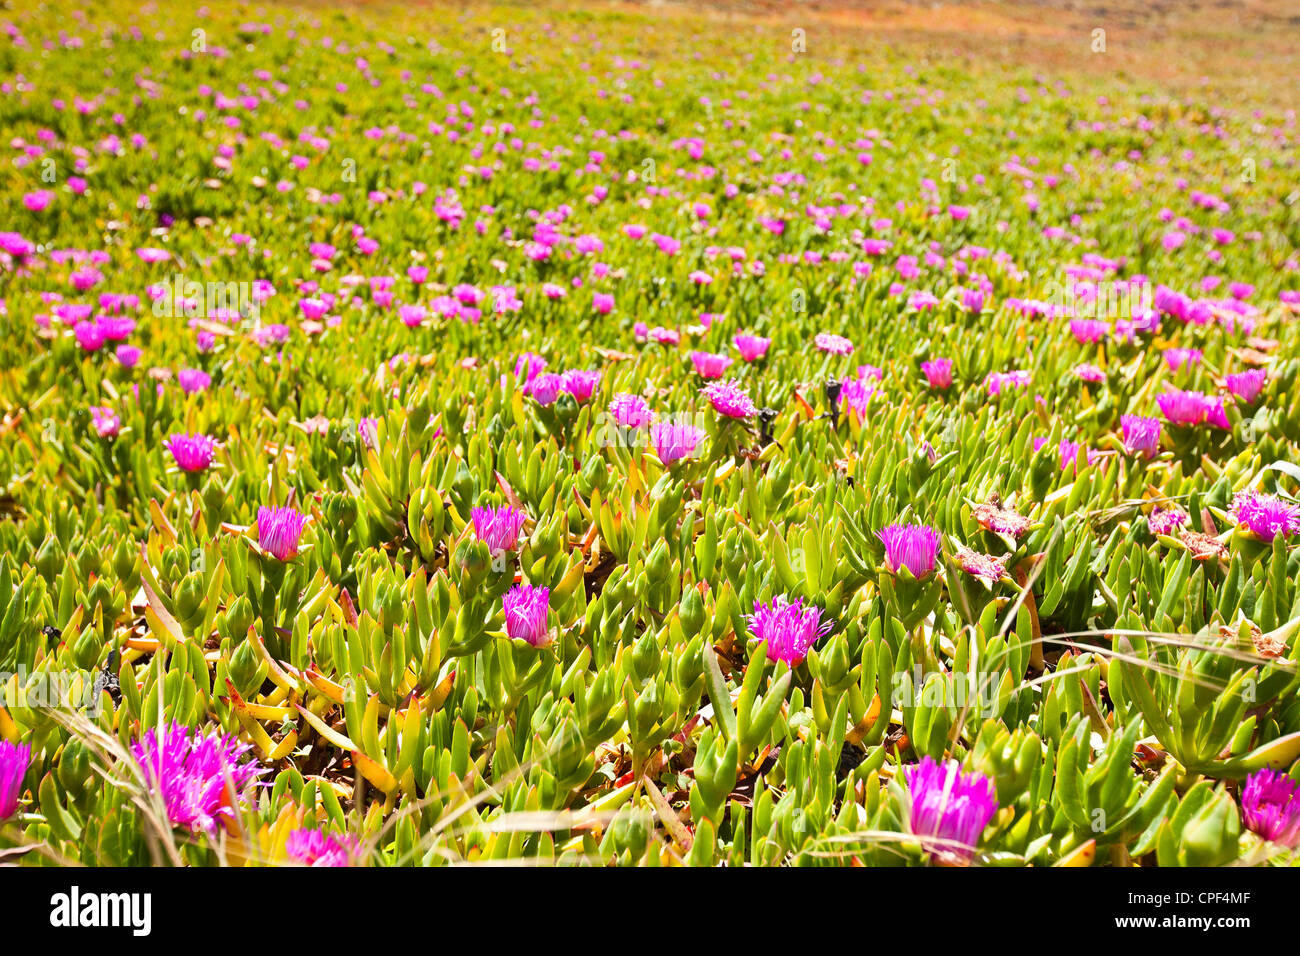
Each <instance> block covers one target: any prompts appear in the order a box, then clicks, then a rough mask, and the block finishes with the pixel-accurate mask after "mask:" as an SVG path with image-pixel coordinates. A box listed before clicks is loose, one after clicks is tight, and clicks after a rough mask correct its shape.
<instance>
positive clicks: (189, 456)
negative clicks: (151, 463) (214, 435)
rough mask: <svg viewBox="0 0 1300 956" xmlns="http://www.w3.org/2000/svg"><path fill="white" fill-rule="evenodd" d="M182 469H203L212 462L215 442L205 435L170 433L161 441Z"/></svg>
mask: <svg viewBox="0 0 1300 956" xmlns="http://www.w3.org/2000/svg"><path fill="white" fill-rule="evenodd" d="M163 446H164V447H165V448H166V449H167V450H168V451H170V452H171V453H172V458H173V459H175V461H176V465H177V467H179V468H180V469H181V470H182V471H203V470H204V469H205V468H207V467H208V466H209V465H210V464H212V455H213V453H214V452H215V450H216V442H214V441H213V440H212V439H211V438H209V437H208V436H207V435H183V434H176V435H172V436H171V437H170V438H168V439H167V441H166V442H164V443H163Z"/></svg>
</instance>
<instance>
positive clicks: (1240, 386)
mask: <svg viewBox="0 0 1300 956" xmlns="http://www.w3.org/2000/svg"><path fill="white" fill-rule="evenodd" d="M1267 377H1268V373H1267V372H1265V371H1264V370H1263V369H1262V368H1253V369H1250V370H1248V371H1245V372H1233V373H1231V374H1229V375H1225V376H1224V377H1223V382H1224V384H1225V385H1227V386H1228V391H1230V392H1232V394H1233V395H1235V396H1237V397H1238V398H1239V399H1241V400H1242V401H1243V402H1245V403H1247V404H1250V403H1251V402H1253V401H1254V400H1255V399H1256V398H1258V397H1259V393H1260V392H1262V391H1263V390H1264V381H1265V380H1266V379H1267Z"/></svg>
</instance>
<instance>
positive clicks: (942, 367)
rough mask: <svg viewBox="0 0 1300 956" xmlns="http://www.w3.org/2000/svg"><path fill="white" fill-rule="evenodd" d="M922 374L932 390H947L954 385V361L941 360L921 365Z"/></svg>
mask: <svg viewBox="0 0 1300 956" xmlns="http://www.w3.org/2000/svg"><path fill="white" fill-rule="evenodd" d="M921 372H922V373H924V375H925V380H926V382H928V383H929V385H930V387H931V388H938V389H945V388H948V387H949V386H950V385H952V359H948V358H940V359H935V360H934V361H931V362H922V363H921Z"/></svg>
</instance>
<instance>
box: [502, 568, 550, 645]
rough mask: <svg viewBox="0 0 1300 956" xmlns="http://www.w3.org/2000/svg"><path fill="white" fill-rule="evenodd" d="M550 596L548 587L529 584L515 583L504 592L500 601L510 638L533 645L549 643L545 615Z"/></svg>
mask: <svg viewBox="0 0 1300 956" xmlns="http://www.w3.org/2000/svg"><path fill="white" fill-rule="evenodd" d="M550 597H551V590H550V588H541V587H533V586H532V585H531V584H516V585H515V586H514V587H512V588H511V589H510V590H509V591H507V592H506V594H505V597H504V598H502V602H501V603H502V606H503V607H504V608H505V615H506V633H507V634H508V635H510V638H511V640H517V641H527V642H528V643H529V644H531V645H532V646H533V647H543V646H545V645H546V644H547V643H549V640H550V638H549V635H548V634H547V624H546V616H547V602H548V601H549V600H550Z"/></svg>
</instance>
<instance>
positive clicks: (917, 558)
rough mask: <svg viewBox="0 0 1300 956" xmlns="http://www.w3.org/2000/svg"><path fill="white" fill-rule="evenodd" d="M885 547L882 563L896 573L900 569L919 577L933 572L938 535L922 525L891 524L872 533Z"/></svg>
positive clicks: (937, 548)
mask: <svg viewBox="0 0 1300 956" xmlns="http://www.w3.org/2000/svg"><path fill="white" fill-rule="evenodd" d="M876 537H877V538H879V539H880V540H881V541H882V542H884V545H885V564H886V565H888V567H889V570H890V571H892V572H893V573H895V574H897V573H898V572H899V571H901V570H902V569H903V568H907V570H909V571H911V572H912V576H913V577H917V578H923V577H925V576H926V575H927V574H929V573H930V572H932V571H933V570H934V564H935V559H936V557H937V556H938V554H939V532H938V531H936V530H935V529H934V528H931V527H930V526H929V525H924V524H891V525H887V526H886V527H885V528H883V529H881V530H880V531H879V532H877V533H876Z"/></svg>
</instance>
